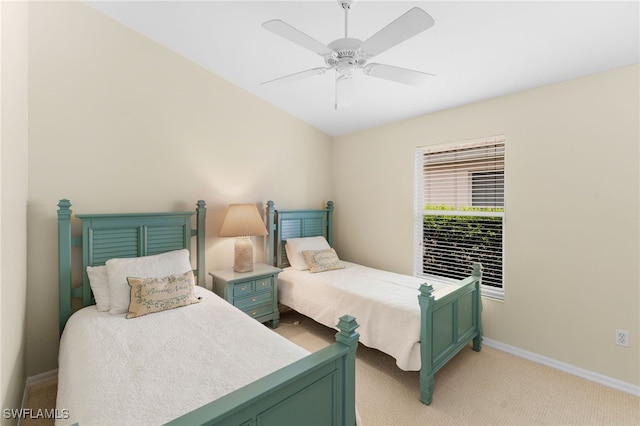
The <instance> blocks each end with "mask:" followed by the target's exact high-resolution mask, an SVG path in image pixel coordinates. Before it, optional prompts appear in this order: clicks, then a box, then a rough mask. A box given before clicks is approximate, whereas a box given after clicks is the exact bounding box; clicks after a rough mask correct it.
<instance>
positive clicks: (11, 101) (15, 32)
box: [0, 1, 28, 424]
mask: <svg viewBox="0 0 640 426" xmlns="http://www.w3.org/2000/svg"><path fill="white" fill-rule="evenodd" d="M27 13H28V8H27V3H25V2H4V1H2V2H0V29H1V32H0V34H1V35H0V42H1V46H2V47H1V49H0V51H1V52H2V56H1V60H0V70H1V79H0V100H1V105H0V128H1V129H2V131H1V134H0V175H1V179H2V180H1V183H0V206H1V209H2V210H1V211H2V214H1V216H0V341H1V342H2V350H1V351H0V395H2V401H0V403H1V404H2V406H1V407H0V408H2V409H4V408H20V404H21V402H22V392H23V389H24V382H25V353H26V306H27V267H26V265H27V240H26V237H27V218H26V206H27V151H28V127H27V121H28V105H27V92H28V83H27V81H28V79H27V76H28V72H27V71H28V68H27V67H28V62H27V60H28V58H27V46H28V33H27V27H28V25H27V22H28V15H27ZM0 422H2V424H5V422H6V424H13V423H15V422H16V419H6V420H5V419H4V418H3V419H2V420H1V421H0Z"/></svg>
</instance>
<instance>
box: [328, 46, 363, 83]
mask: <svg viewBox="0 0 640 426" xmlns="http://www.w3.org/2000/svg"><path fill="white" fill-rule="evenodd" d="M360 45H362V40H358V39H357V38H348V37H346V38H340V39H338V40H334V41H332V42H331V43H329V44H328V45H327V46H328V47H329V48H331V49H332V50H333V53H332V54H331V55H328V56H326V57H325V62H326V64H327V65H328V66H330V67H335V68H336V70H337V71H338V72H339V73H340V74H345V75H352V74H353V72H354V71H355V70H356V68H362V67H363V66H364V64H365V62H366V61H367V59H366V57H365V55H364V54H363V53H362V52H361V50H360Z"/></svg>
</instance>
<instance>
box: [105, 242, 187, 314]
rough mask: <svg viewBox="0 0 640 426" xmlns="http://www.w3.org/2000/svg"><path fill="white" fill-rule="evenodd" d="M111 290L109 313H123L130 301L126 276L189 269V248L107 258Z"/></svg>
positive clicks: (170, 272)
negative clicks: (140, 255)
mask: <svg viewBox="0 0 640 426" xmlns="http://www.w3.org/2000/svg"><path fill="white" fill-rule="evenodd" d="M106 266H107V275H108V276H109V289H110V291H111V309H110V310H109V313H111V314H125V313H127V310H128V309H129V302H130V301H131V297H130V289H129V286H128V285H127V277H166V276H168V275H172V274H184V273H185V272H187V271H191V270H192V269H193V268H192V267H191V262H190V260H189V250H187V249H182V250H174V251H169V252H166V253H161V254H155V255H151V256H142V257H129V258H116V259H109V260H107V262H106Z"/></svg>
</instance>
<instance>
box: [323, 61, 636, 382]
mask: <svg viewBox="0 0 640 426" xmlns="http://www.w3.org/2000/svg"><path fill="white" fill-rule="evenodd" d="M639 72H640V68H639V67H638V66H631V67H626V68H622V69H619V70H614V71H610V72H605V73H601V74H597V75H592V76H588V77H585V78H580V79H576V80H572V81H568V82H565V83H560V84H555V85H551V86H547V87H542V88H539V89H535V90H529V91H526V92H522V93H518V94H514V95H511V96H505V97H501V98H498V99H494V100H489V101H485V102H479V103H476V104H472V105H468V106H465V107H461V108H456V109H451V110H447V111H442V112H439V113H435V114H429V115H425V116H422V117H418V118H415V119H412V120H408V121H404V122H399V123H395V124H391V125H388V126H384V127H380V128H376V129H371V130H368V131H362V132H359V133H355V134H351V135H347V136H342V137H338V138H336V139H335V141H334V152H333V173H334V180H335V182H336V183H337V184H336V186H335V190H334V194H335V200H334V201H335V205H336V210H335V212H336V213H335V214H336V246H337V249H338V253H339V254H340V255H341V256H342V257H345V258H346V259H349V260H354V261H358V262H362V263H365V264H370V265H373V266H378V267H382V268H388V269H391V270H394V271H398V272H402V273H412V271H413V249H414V245H413V236H412V233H413V183H414V174H413V173H414V172H413V158H414V157H413V155H414V148H415V147H417V146H423V145H430V144H438V143H443V142H452V141H462V140H466V139H473V138H477V137H483V136H490V135H496V134H503V133H504V134H505V135H506V138H507V148H506V162H507V164H506V170H505V179H506V183H505V185H506V188H505V203H506V205H505V210H506V231H505V232H506V236H505V239H506V242H505V252H506V253H505V299H504V301H497V300H492V299H486V298H485V300H484V314H483V321H484V329H485V335H486V337H488V338H491V339H494V340H496V341H499V342H502V343H504V344H507V345H511V346H514V347H516V348H520V349H522V350H525V351H530V352H533V353H535V354H538V355H542V356H545V357H548V358H551V359H554V360H556V361H560V362H564V363H567V364H571V365H573V366H575V367H578V368H581V369H585V370H588V371H591V372H595V373H599V374H602V375H604V376H607V377H609V378H613V379H616V380H620V381H622V382H625V383H628V384H632V385H635V386H638V385H640V370H639V368H640V363H639V362H638V360H639V359H640V350H639V348H640V324H639V322H640V309H639V303H640V276H639V272H640V271H639V263H638V262H639V259H640V249H639V245H640V235H639V234H640V232H639V231H640V230H639V223H640V215H639V204H640V199H639V193H640V190H639V189H640V187H639V181H640V178H639V170H640V167H639V145H640V143H639V141H640V135H639V117H640V111H639V107H638V99H640V91H639V84H638V75H639ZM353 164H366V167H358V168H354V167H353ZM381 224H384V226H382V225H381ZM616 328H619V329H626V330H629V335H630V347H629V348H625V347H621V346H616V345H615V344H614V335H615V329H616Z"/></svg>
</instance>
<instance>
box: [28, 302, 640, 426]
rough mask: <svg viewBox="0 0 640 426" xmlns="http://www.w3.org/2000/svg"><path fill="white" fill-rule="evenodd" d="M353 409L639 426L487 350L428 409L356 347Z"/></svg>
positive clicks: (559, 381)
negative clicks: (355, 406) (354, 402)
mask: <svg viewBox="0 0 640 426" xmlns="http://www.w3.org/2000/svg"><path fill="white" fill-rule="evenodd" d="M276 332H277V333H279V334H281V335H283V336H284V337H286V338H287V339H289V340H291V341H293V342H294V343H296V344H298V345H299V346H302V347H304V348H305V349H307V350H309V351H317V350H318V349H321V348H323V347H325V346H328V345H330V344H331V343H333V342H334V341H335V333H336V331H335V330H332V329H330V328H327V327H324V326H322V325H320V324H318V323H316V322H314V321H312V320H310V319H308V318H306V317H304V316H302V315H300V314H298V313H297V312H294V311H289V312H286V313H283V314H282V317H281V323H280V327H278V328H277V329H276ZM55 395H56V385H55V383H53V384H42V385H38V386H34V387H33V388H32V390H31V392H30V394H29V397H28V399H27V404H26V407H25V408H32V409H34V410H37V409H47V408H48V409H51V408H55ZM356 404H357V407H358V412H359V414H360V417H361V420H362V423H363V425H365V426H373V425H380V426H396V425H397V426H401V425H411V426H417V425H523V426H524V425H620V426H622V425H640V398H638V397H635V396H633V395H629V394H626V393H624V392H621V391H617V390H615V389H611V388H608V387H606V386H602V385H599V384H596V383H593V382H590V381H588V380H584V379H582V378H579V377H576V376H573V375H570V374H568V373H564V372H561V371H558V370H555V369H552V368H549V367H546V366H543V365H540V364H536V363H534V362H531V361H527V360H525V359H522V358H518V357H516V356H513V355H510V354H507V353H505V352H501V351H498V350H496V349H492V348H488V347H483V348H482V351H481V352H474V351H473V350H471V348H470V347H469V348H468V349H463V350H462V351H461V352H460V353H459V354H458V355H456V356H455V357H454V358H453V359H452V360H451V361H449V362H448V363H447V364H446V365H445V366H444V367H443V368H442V369H441V370H440V371H439V372H438V373H436V376H435V392H434V395H433V402H432V403H431V405H429V406H427V405H423V404H422V403H420V392H419V375H418V372H407V371H402V370H400V369H399V368H398V367H396V365H395V361H394V359H393V358H391V357H389V356H388V355H385V354H383V353H381V352H379V351H377V350H375V349H370V348H367V347H365V346H363V345H362V344H361V345H360V346H359V347H358V352H357V360H356ZM52 423H53V422H52V421H50V420H43V419H41V420H29V419H26V420H25V421H23V423H22V425H23V426H32V425H47V424H52ZM283 426H285V425H283ZM300 426H302V425H300Z"/></svg>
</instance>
